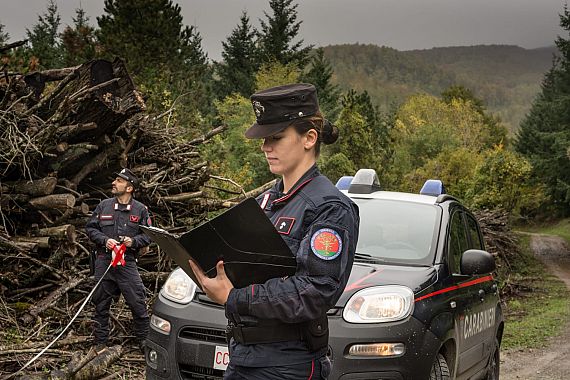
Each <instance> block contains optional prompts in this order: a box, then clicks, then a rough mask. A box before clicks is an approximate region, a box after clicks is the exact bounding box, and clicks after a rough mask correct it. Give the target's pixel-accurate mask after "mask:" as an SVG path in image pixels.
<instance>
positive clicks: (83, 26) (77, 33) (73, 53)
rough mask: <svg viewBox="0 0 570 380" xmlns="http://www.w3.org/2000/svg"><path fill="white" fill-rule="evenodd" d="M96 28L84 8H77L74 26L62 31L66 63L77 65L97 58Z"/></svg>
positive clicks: (67, 64)
mask: <svg viewBox="0 0 570 380" xmlns="http://www.w3.org/2000/svg"><path fill="white" fill-rule="evenodd" d="M95 38H96V37H95V28H94V27H93V26H91V25H89V17H87V16H86V14H85V11H84V10H83V9H82V8H78V9H76V10H75V17H74V18H73V27H71V26H67V27H66V28H65V29H64V30H63V33H61V43H62V45H63V48H64V49H65V52H64V58H63V60H64V64H65V65H66V66H76V65H80V64H82V63H84V62H87V61H89V60H91V59H93V58H95V49H96V44H95Z"/></svg>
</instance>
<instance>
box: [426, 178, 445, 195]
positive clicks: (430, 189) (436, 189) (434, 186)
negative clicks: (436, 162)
mask: <svg viewBox="0 0 570 380" xmlns="http://www.w3.org/2000/svg"><path fill="white" fill-rule="evenodd" d="M420 194H422V195H431V196H434V197H437V196H439V195H441V194H445V187H444V186H443V182H441V181H440V180H439V179H428V180H427V181H426V182H425V183H424V185H423V187H422V189H421V190H420Z"/></svg>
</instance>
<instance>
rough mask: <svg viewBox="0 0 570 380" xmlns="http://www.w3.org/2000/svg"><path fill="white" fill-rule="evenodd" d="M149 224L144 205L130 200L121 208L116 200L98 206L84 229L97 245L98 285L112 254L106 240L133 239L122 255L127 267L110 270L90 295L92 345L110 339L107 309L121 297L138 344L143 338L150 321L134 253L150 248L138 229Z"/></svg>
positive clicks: (144, 236)
mask: <svg viewBox="0 0 570 380" xmlns="http://www.w3.org/2000/svg"><path fill="white" fill-rule="evenodd" d="M150 224H151V221H150V217H149V213H148V210H147V208H146V207H145V205H143V204H142V203H140V202H138V201H137V200H135V199H133V198H131V201H130V203H129V204H120V203H118V202H117V200H116V199H115V198H110V199H106V200H104V201H102V202H101V203H99V205H98V206H97V208H96V209H95V211H94V212H93V215H92V216H91V219H90V220H89V222H88V223H87V224H86V226H85V229H86V231H87V234H88V235H89V239H91V241H93V242H94V243H95V244H96V245H97V259H96V261H95V280H96V281H99V279H100V278H101V276H102V275H103V273H104V272H105V270H107V267H108V266H109V264H110V262H111V252H110V251H109V250H107V249H106V248H105V244H106V241H107V239H109V238H111V239H115V240H117V241H120V240H121V236H128V237H130V238H132V240H133V244H132V246H131V247H129V248H127V251H126V252H125V262H126V265H124V266H121V265H117V266H116V267H114V268H111V269H110V270H109V272H108V273H107V276H105V278H104V279H103V281H101V284H100V285H99V287H98V288H97V290H96V291H95V294H94V295H93V300H92V301H93V303H94V304H95V316H94V320H95V324H96V325H95V343H96V344H99V343H106V342H107V339H108V336H109V309H110V307H111V302H112V300H113V298H117V297H119V295H120V294H121V293H122V294H123V297H125V301H126V303H127V305H129V307H130V309H131V312H132V314H133V323H134V330H135V335H136V337H137V339H138V340H139V341H142V340H144V339H145V338H146V336H147V334H148V329H149V317H148V313H147V310H146V302H145V298H146V292H145V288H144V285H143V283H142V280H141V277H140V275H139V272H138V270H137V264H136V253H137V251H138V250H139V249H140V248H143V247H146V246H148V245H149V244H150V238H149V237H148V236H146V235H145V234H143V233H142V231H141V229H140V228H139V226H140V225H143V226H148V225H150Z"/></svg>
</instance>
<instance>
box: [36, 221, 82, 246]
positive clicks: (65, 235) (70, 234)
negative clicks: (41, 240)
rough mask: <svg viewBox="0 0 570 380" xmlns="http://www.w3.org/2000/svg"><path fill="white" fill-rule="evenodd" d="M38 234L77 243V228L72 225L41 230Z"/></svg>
mask: <svg viewBox="0 0 570 380" xmlns="http://www.w3.org/2000/svg"><path fill="white" fill-rule="evenodd" d="M36 234H37V235H39V236H49V237H52V238H54V239H59V240H67V241H70V242H73V241H75V226H74V225H72V224H64V225H61V226H55V227H48V228H40V229H39V230H38V231H37V232H36Z"/></svg>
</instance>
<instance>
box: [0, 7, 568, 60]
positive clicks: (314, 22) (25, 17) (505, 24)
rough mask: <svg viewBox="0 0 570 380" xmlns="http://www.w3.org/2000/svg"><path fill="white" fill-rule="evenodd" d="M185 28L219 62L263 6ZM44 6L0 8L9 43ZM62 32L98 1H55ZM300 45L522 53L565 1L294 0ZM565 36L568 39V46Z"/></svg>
mask: <svg viewBox="0 0 570 380" xmlns="http://www.w3.org/2000/svg"><path fill="white" fill-rule="evenodd" d="M175 2H177V3H179V4H180V6H181V8H182V15H183V17H184V22H185V23H186V24H187V25H195V26H196V27H197V29H198V31H199V32H200V34H201V35H202V39H203V47H204V50H205V51H206V52H207V53H208V56H209V57H210V58H212V59H214V60H219V59H220V52H221V49H222V44H221V41H223V40H225V39H226V37H227V36H228V35H229V34H230V33H231V31H232V29H234V28H235V27H236V25H237V24H238V22H239V17H240V15H241V12H242V10H246V11H247V13H248V14H249V16H250V20H251V22H252V24H253V25H254V26H255V27H258V26H259V18H263V17H264V16H263V12H264V11H266V12H268V13H270V8H269V1H268V0H180V1H175ZM47 3H48V2H47V0H0V23H1V24H4V25H5V26H6V28H5V31H6V32H8V33H9V34H10V41H11V42H13V41H16V40H20V39H23V38H24V37H25V35H26V29H31V28H32V26H33V25H34V24H35V23H37V21H38V16H39V15H41V14H44V13H45V12H46V9H47ZM56 3H57V5H58V9H59V14H60V15H61V18H62V24H63V25H68V24H72V17H74V16H75V9H76V8H79V7H80V6H82V8H83V9H84V10H85V12H86V13H87V16H89V18H90V22H91V24H92V25H95V26H96V25H97V16H100V15H101V14H102V13H103V0H56ZM297 3H298V4H299V7H298V8H297V11H298V17H299V20H302V21H303V24H302V25H301V29H300V37H301V38H303V39H304V41H305V43H306V44H314V45H316V46H326V45H331V44H342V43H356V42H359V43H372V44H376V45H384V46H390V47H393V48H395V49H398V50H411V49H429V48H432V47H440V46H465V45H479V44H509V45H518V46H521V47H524V48H536V47H542V46H548V45H552V44H553V43H554V40H555V38H556V36H557V35H559V34H562V33H565V32H564V31H563V30H562V29H561V28H560V27H559V16H558V15H559V14H560V13H562V12H563V7H564V4H565V0H297ZM567 37H568V36H567V34H566V38H567Z"/></svg>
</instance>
